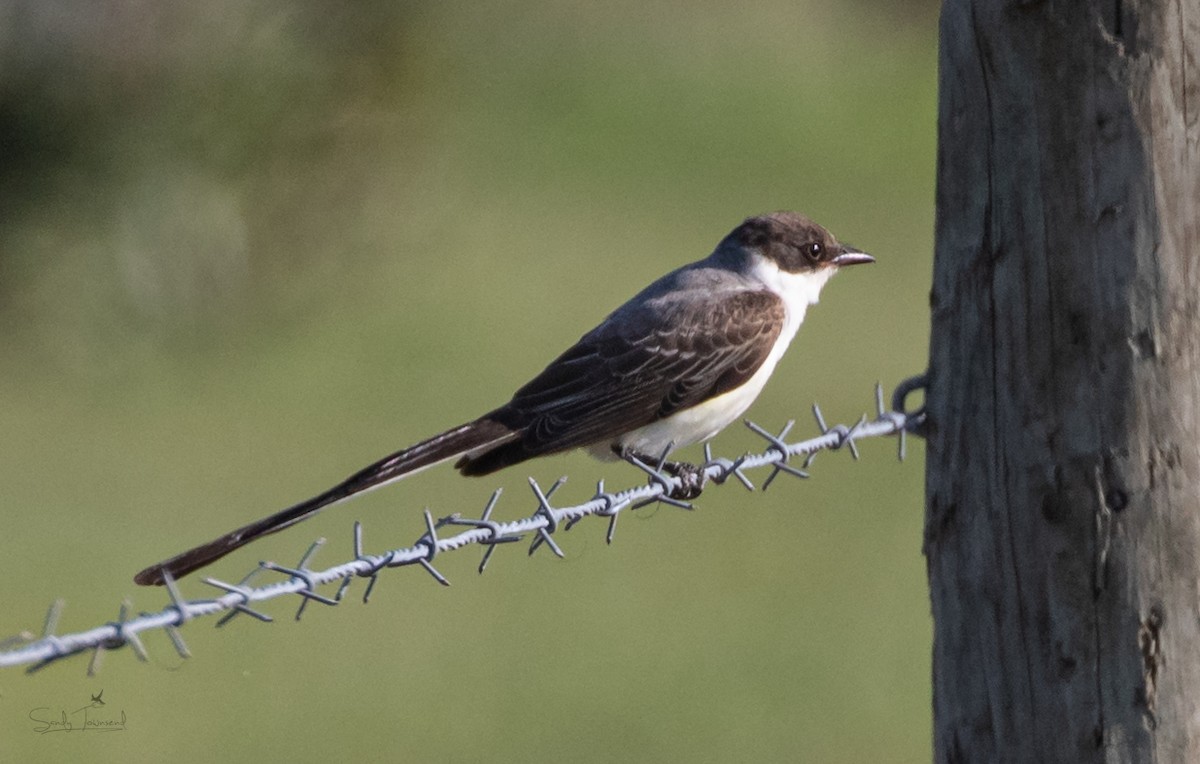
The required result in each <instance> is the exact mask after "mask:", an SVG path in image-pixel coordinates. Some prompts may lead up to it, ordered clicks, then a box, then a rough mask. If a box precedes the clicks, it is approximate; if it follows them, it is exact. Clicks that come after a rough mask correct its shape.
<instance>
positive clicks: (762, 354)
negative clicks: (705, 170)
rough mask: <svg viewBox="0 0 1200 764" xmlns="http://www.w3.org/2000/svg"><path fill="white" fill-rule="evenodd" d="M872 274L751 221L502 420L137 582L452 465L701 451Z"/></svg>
mask: <svg viewBox="0 0 1200 764" xmlns="http://www.w3.org/2000/svg"><path fill="white" fill-rule="evenodd" d="M870 262H874V259H873V258H872V257H871V256H870V255H867V254H866V253H864V252H860V251H859V250H857V249H855V248H853V247H851V246H848V245H846V244H840V243H839V242H838V241H837V239H835V238H834V237H833V235H832V234H830V233H829V232H828V231H826V230H825V229H824V228H822V227H821V226H819V225H817V224H816V223H814V222H813V221H811V220H809V219H808V218H807V217H805V216H803V215H800V214H798V213H795V212H775V213H771V214H768V215H761V216H758V217H752V218H748V219H747V220H745V221H744V222H743V223H742V224H741V225H739V226H738V227H737V228H735V229H733V231H732V232H730V233H729V235H728V236H726V237H725V238H724V239H722V240H721V242H720V243H719V244H717V247H716V249H715V250H713V252H712V254H710V255H709V256H708V257H706V258H704V259H703V260H700V261H698V262H695V263H692V264H691V265H685V266H684V267H682V268H679V269H678V270H676V271H673V272H671V273H668V274H667V275H666V276H663V277H662V278H660V279H658V280H657V281H655V282H654V283H652V284H651V285H650V286H648V287H646V288H645V289H643V290H642V291H641V292H639V293H638V294H637V295H636V296H634V297H633V299H631V300H629V301H628V302H626V303H625V304H624V305H622V306H621V307H619V308H617V309H616V310H615V311H613V312H612V313H611V314H609V316H608V317H607V318H605V319H604V320H603V321H601V322H600V325H599V326H597V327H596V328H595V329H592V330H591V331H590V332H588V333H587V334H585V335H583V337H582V338H580V340H579V341H578V342H577V343H575V344H574V345H573V346H572V347H570V348H569V349H568V350H567V351H566V352H565V353H563V354H562V355H560V356H559V357H558V358H556V359H555V360H554V361H552V362H551V363H550V365H549V366H547V367H546V368H545V369H544V370H543V371H542V372H541V373H540V374H538V375H537V376H535V377H534V378H533V379H532V380H531V381H530V382H529V383H528V384H526V385H525V386H524V387H522V388H521V389H519V390H517V392H516V393H515V394H514V395H513V397H512V400H510V401H509V402H508V403H505V404H504V405H503V406H500V407H499V408H497V409H495V410H493V411H490V412H488V413H487V414H484V415H483V416H481V417H479V418H478V419H474V420H472V421H470V422H467V423H466V424H462V425H459V426H458V427H454V428H451V429H449V430H446V431H445V432H443V433H441V434H440V435H435V436H433V437H432V438H429V439H428V440H423V441H421V442H420V443H417V444H416V445H414V446H410V447H408V448H405V449H403V450H401V451H397V452H396V453H394V454H392V455H390V456H388V457H385V458H383V459H381V460H379V461H377V462H375V463H374V464H372V465H370V466H368V467H365V468H363V469H362V470H359V471H358V472H356V473H355V474H353V475H351V476H350V477H349V478H347V479H346V480H344V481H342V482H341V483H338V484H337V485H335V486H333V487H332V488H330V489H329V490H327V491H325V492H324V493H321V494H318V495H317V496H314V497H313V498H311V499H308V500H307V501H302V502H300V503H299V504H296V505H295V506H292V507H289V508H288V509H285V510H283V511H281V512H278V513H276V514H273V515H271V516H270V517H266V518H263V519H262V520H258V521H256V522H253V523H250V524H249V525H246V526H244V527H242V528H238V529H237V530H235V531H232V532H230V533H227V534H225V535H224V536H221V537H220V538H218V539H215V540H213V541H210V542H208V543H207V544H202V545H201V546H198V547H195V548H194V549H189V550H188V551H186V552H183V553H182V554H179V555H176V556H175V557H172V558H171V559H169V560H165V561H163V562H160V563H158V564H157V565H152V566H150V567H149V568H146V569H145V570H143V571H142V572H140V573H138V574H137V575H136V576H135V577H134V580H135V581H136V582H137V583H139V584H143V585H148V584H162V583H163V581H164V576H165V574H167V573H170V574H171V575H172V576H173V577H176V578H178V577H180V576H184V575H186V574H188V573H191V572H192V571H194V570H196V569H198V568H202V567H204V566H205V565H208V564H209V563H211V562H213V561H214V560H217V559H218V558H220V557H223V556H224V555H226V554H228V553H230V552H232V551H233V550H235V549H237V548H239V547H241V546H243V545H245V544H248V543H250V542H251V541H253V540H255V539H257V538H259V537H261V536H265V535H267V534H269V533H274V532H276V531H278V530H282V529H283V528H286V527H288V526H289V525H292V524H293V523H297V522H299V521H301V520H303V519H305V518H306V517H309V516H311V515H313V514H315V513H316V512H318V511H319V510H321V509H322V508H324V507H327V506H329V505H330V504H334V503H337V502H339V501H342V500H343V499H347V498H349V497H351V496H353V495H355V494H357V493H361V492H363V491H366V490H369V489H372V488H376V487H378V486H381V485H383V484H385V483H390V482H392V481H394V480H399V479H400V478H402V477H405V476H407V475H411V474H413V473H415V472H419V471H420V470H423V469H425V468H427V467H432V466H433V465H435V464H439V463H441V462H444V461H447V460H450V459H457V460H458V461H457V462H456V463H455V466H456V467H457V468H458V470H459V471H460V472H461V473H462V474H464V475H486V474H489V473H491V472H495V471H496V470H499V469H501V468H503V467H508V466H509V465H512V464H518V463H520V462H523V461H525V460H526V459H530V458H532V457H535V456H542V455H544V454H553V453H558V452H560V451H566V450H569V449H573V448H580V447H582V448H586V449H588V450H589V451H591V452H592V453H593V454H595V455H597V456H600V457H602V458H614V457H625V458H628V457H630V456H638V457H639V458H643V459H647V458H657V457H658V456H659V455H660V454H664V453H666V452H667V451H669V450H671V449H673V448H681V447H683V446H688V445H691V444H694V443H700V442H702V441H706V440H708V439H709V438H712V437H713V436H714V435H716V434H717V433H718V432H720V431H721V430H722V429H723V428H724V427H725V426H726V425H728V424H729V423H730V422H732V421H734V420H735V419H737V418H738V417H739V416H741V414H742V412H744V411H745V410H746V409H747V407H749V406H750V404H751V403H753V402H754V399H755V398H756V397H757V396H758V394H759V392H760V391H761V390H762V388H763V385H765V384H766V382H767V378H768V377H770V376H771V372H772V371H774V369H775V365H776V364H777V363H778V362H779V359H780V357H781V356H782V355H783V352H784V351H785V350H786V349H787V346H788V344H789V343H790V342H791V341H792V337H794V336H795V334H796V330H797V329H799V328H800V324H801V323H802V322H803V321H804V315H805V313H806V311H807V310H808V306H809V305H811V304H813V303H815V302H816V301H817V298H818V296H819V295H820V293H821V288H822V287H823V286H825V282H827V281H828V280H829V278H830V277H831V276H832V275H833V274H834V273H836V272H837V270H838V269H839V268H841V267H844V266H847V265H858V264H860V263H870Z"/></svg>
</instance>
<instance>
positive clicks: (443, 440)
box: [133, 417, 520, 586]
mask: <svg viewBox="0 0 1200 764" xmlns="http://www.w3.org/2000/svg"><path fill="white" fill-rule="evenodd" d="M519 436H520V433H519V432H516V431H513V430H511V429H509V428H507V427H505V426H504V425H502V424H500V423H499V422H496V421H494V420H491V419H488V418H486V417H485V418H483V419H477V420H475V421H474V422H468V423H467V424H464V425H462V426H460V427H455V428H454V429H453V430H447V431H446V432H444V433H442V434H441V435H436V436H434V437H432V438H430V439H429V440H424V441H421V442H420V443H418V444H416V445H415V446H412V447H411V448H406V449H404V450H403V451H397V452H396V453H394V454H391V455H390V456H387V457H385V458H383V459H380V460H379V461H377V462H375V463H374V464H372V465H370V466H368V467H364V468H363V469H361V470H359V471H358V472H356V473H354V474H353V475H351V476H350V477H348V478H346V479H345V480H343V481H342V482H340V483H338V484H337V485H335V486H334V487H333V488H330V489H329V490H328V491H325V492H324V493H321V494H318V495H317V496H314V497H312V498H311V499H308V500H307V501H302V502H300V503H299V504H296V505H295V506H292V507H288V508H287V509H285V510H282V511H280V512H276V513H275V514H273V515H271V516H269V517H264V518H263V519H261V520H257V521H255V522H253V523H250V524H249V525H245V526H243V527H241V528H238V529H237V530H235V531H230V532H229V533H226V534H225V535H224V536H221V537H220V538H217V539H213V540H212V541H210V542H208V543H207V544H201V545H200V546H198V547H195V548H193V549H189V550H187V551H186V552H182V553H180V554H177V555H175V556H174V557H172V558H170V559H169V560H163V561H162V562H160V563H158V564H156V565H151V566H150V567H148V568H146V569H145V570H143V571H142V572H140V573H138V574H137V575H136V576H134V577H133V580H134V581H135V582H136V583H138V584H141V585H142V586H150V585H161V584H162V583H164V581H165V576H166V575H167V574H168V573H169V574H170V575H171V576H172V577H173V578H181V577H183V576H186V575H187V574H188V573H191V572H192V571H194V570H198V569H200V568H203V567H204V566H206V565H208V564H210V563H213V562H216V561H217V560H219V559H220V558H222V557H224V556H225V555H227V554H229V553H230V552H232V551H234V550H235V549H239V548H241V547H243V546H245V545H246V544H249V543H250V542H251V541H254V540H255V539H257V538H261V537H262V536H266V535H268V534H271V533H274V532H276V531H280V530H283V529H284V528H286V527H288V526H289V525H293V524H295V523H298V522H300V521H301V520H304V519H305V518H307V517H310V516H312V515H315V514H316V513H317V512H319V511H321V510H322V509H324V508H325V507H328V506H329V505H330V504H336V503H337V502H339V501H342V500H343V499H348V498H350V497H351V496H354V495H355V494H358V493H362V492H363V491H368V490H370V489H372V488H377V487H379V486H381V485H383V484H385V483H390V482H392V481H393V480H399V479H400V478H402V477H405V476H406V475H411V474H413V473H414V472H419V471H421V470H423V469H425V468H427V467H432V466H433V465H435V464H439V463H441V462H444V461H446V460H448V459H453V458H455V457H456V456H464V455H465V456H467V457H472V456H476V455H479V454H483V453H486V452H487V451H489V450H490V449H492V448H496V447H498V446H501V445H503V444H505V443H508V442H510V441H512V440H514V439H515V438H517V437H519Z"/></svg>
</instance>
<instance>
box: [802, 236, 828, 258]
mask: <svg viewBox="0 0 1200 764" xmlns="http://www.w3.org/2000/svg"><path fill="white" fill-rule="evenodd" d="M823 254H825V247H823V246H822V245H821V243H820V242H816V241H814V242H813V243H812V244H806V245H804V256H805V257H807V258H808V259H809V260H812V261H813V262H814V263H815V262H817V261H818V260H820V259H821V255H823Z"/></svg>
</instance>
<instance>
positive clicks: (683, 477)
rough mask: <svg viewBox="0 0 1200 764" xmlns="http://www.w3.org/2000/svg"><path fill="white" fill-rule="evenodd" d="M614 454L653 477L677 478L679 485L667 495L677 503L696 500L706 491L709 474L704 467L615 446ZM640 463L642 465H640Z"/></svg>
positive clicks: (659, 478) (660, 478)
mask: <svg viewBox="0 0 1200 764" xmlns="http://www.w3.org/2000/svg"><path fill="white" fill-rule="evenodd" d="M613 453H615V454H616V455H617V456H619V457H621V458H622V459H624V460H625V461H627V462H629V463H631V464H634V465H635V466H640V467H641V468H642V469H646V470H651V473H650V474H651V477H654V476H655V475H656V473H665V474H667V475H670V476H671V477H673V478H677V479H678V480H679V485H678V486H677V487H673V488H671V489H670V492H669V493H668V494H667V496H668V497H670V498H672V499H676V500H677V501H690V500H692V499H694V498H696V497H697V496H699V495H700V493H701V492H702V491H703V490H704V485H705V483H707V482H708V474H707V473H705V471H704V468H703V467H698V466H696V465H695V464H690V463H688V462H670V461H667V460H666V455H665V454H664V455H663V456H660V457H653V456H647V455H645V454H639V453H638V452H637V451H632V450H630V451H626V450H623V449H619V448H617V447H615V446H614V447H613ZM635 460H636V461H635ZM638 462H640V463H641V464H638ZM657 479H658V480H660V481H661V480H662V476H661V474H658V478H657ZM664 487H665V486H664Z"/></svg>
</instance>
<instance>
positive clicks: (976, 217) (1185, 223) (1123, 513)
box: [925, 0, 1200, 762]
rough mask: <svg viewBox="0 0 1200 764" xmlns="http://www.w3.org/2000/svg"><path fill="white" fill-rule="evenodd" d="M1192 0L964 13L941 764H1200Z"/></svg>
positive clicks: (1040, 2)
mask: <svg viewBox="0 0 1200 764" xmlns="http://www.w3.org/2000/svg"><path fill="white" fill-rule="evenodd" d="M1198 62H1200V2H1198V0H1104V1H1103V2H1100V1H1093V2H1083V0H1052V1H1051V0H946V2H945V4H944V7H943V11H942V20H941V58H940V85H939V87H940V96H939V97H940V103H939V115H938V129H939V149H938V191H937V246H936V256H935V266H934V269H935V272H934V286H933V291H932V293H931V296H930V300H931V307H932V316H933V318H932V322H933V324H932V338H931V352H930V387H929V390H928V391H927V408H928V412H929V424H928V438H929V443H928V460H927V475H926V481H927V482H926V488H927V507H926V529H925V553H926V556H927V562H928V571H929V583H930V596H931V600H932V608H933V616H934V620H935V644H934V660H933V670H934V676H933V682H934V747H935V758H936V760H937V761H939V762H985V761H1014V762H1026V761H1029V762H1033V761H1062V762H1087V761H1121V762H1125V761H1160V762H1168V761H1170V762H1200V67H1198Z"/></svg>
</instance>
